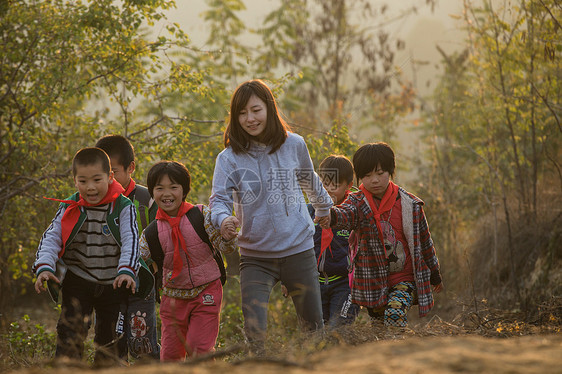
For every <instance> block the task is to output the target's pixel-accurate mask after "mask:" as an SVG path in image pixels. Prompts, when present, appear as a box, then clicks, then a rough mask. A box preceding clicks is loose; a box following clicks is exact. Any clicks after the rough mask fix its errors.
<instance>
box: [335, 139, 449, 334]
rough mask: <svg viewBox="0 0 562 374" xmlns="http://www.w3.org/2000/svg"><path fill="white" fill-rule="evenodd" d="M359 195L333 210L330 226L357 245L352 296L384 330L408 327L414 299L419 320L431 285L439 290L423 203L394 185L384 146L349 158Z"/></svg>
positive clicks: (430, 303) (430, 301) (366, 148)
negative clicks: (354, 239)
mask: <svg viewBox="0 0 562 374" xmlns="http://www.w3.org/2000/svg"><path fill="white" fill-rule="evenodd" d="M353 168H354V170H355V174H356V176H357V179H359V180H361V182H362V184H361V185H360V186H359V189H360V191H358V192H355V193H351V194H349V195H348V197H347V199H346V200H345V201H344V202H343V204H341V205H339V206H337V207H332V209H331V226H332V227H334V228H345V229H348V230H355V231H356V232H357V233H358V236H359V240H358V242H359V246H358V250H357V254H356V256H355V259H354V261H353V265H354V266H355V271H354V278H353V283H352V290H351V296H352V301H353V302H354V303H356V304H359V305H361V306H364V307H366V308H367V311H368V312H369V315H370V316H371V318H372V319H373V320H374V321H381V322H384V325H385V326H398V327H405V326H407V323H408V320H407V313H408V311H409V309H410V308H411V307H412V305H413V304H414V302H415V301H416V300H415V299H416V297H417V303H418V306H419V315H420V317H423V316H425V315H426V314H427V313H428V312H429V311H430V310H431V308H432V307H433V303H434V302H433V295H432V292H431V286H433V288H434V291H435V292H441V290H442V288H443V285H442V283H441V274H440V268H439V260H438V259H437V255H436V253H435V247H434V246H433V241H432V240H431V235H430V233H429V228H428V225H427V221H426V218H425V214H424V212H423V208H422V206H423V201H422V200H420V199H419V198H418V197H416V196H414V195H412V194H410V193H409V192H407V191H405V190H404V189H402V188H400V187H398V186H397V185H395V184H394V183H393V182H392V181H391V180H390V179H391V178H392V177H393V175H394V169H395V159H394V151H393V150H392V148H390V146H389V145H388V144H386V143H382V142H381V143H370V144H365V145H363V146H361V147H360V148H359V149H358V150H357V152H356V153H355V155H353Z"/></svg>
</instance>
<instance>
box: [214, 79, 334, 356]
mask: <svg viewBox="0 0 562 374" xmlns="http://www.w3.org/2000/svg"><path fill="white" fill-rule="evenodd" d="M224 145H225V148H226V149H225V150H223V151H222V152H221V153H220V154H219V155H218V156H217V159H216V165H215V172H214V176H213V193H212V195H211V198H210V204H209V206H210V208H211V212H212V214H211V217H212V222H213V224H214V225H215V226H216V227H220V228H221V233H222V235H223V236H224V237H225V238H226V239H230V238H233V237H235V236H238V243H239V245H240V255H241V257H240V286H241V293H242V313H243V315H244V331H245V333H246V337H247V339H248V341H249V343H250V349H251V350H252V352H253V353H255V354H258V355H259V354H263V353H264V343H265V335H266V328H267V305H268V302H269V296H270V293H271V290H272V288H273V286H275V284H276V283H277V282H278V281H282V283H283V284H284V285H285V286H286V287H287V289H288V291H289V294H290V295H291V296H292V299H293V304H294V305H295V309H296V312H297V315H298V317H299V321H300V322H301V324H302V327H303V328H304V329H305V330H319V329H322V328H323V322H322V304H321V301H320V288H319V285H318V275H319V274H318V269H317V267H316V258H315V255H314V241H313V234H314V225H313V222H312V219H311V218H310V215H309V213H308V210H307V208H306V203H305V198H304V196H303V192H302V191H304V192H305V193H306V194H307V197H308V199H309V200H310V202H311V203H312V205H313V207H314V209H315V210H316V212H315V213H316V217H317V218H316V220H317V222H322V221H323V220H326V219H328V213H329V209H330V206H331V205H332V200H331V198H330V196H329V195H328V193H327V192H326V190H325V189H324V187H323V186H322V183H321V181H320V179H319V178H318V175H317V174H316V173H315V172H314V168H313V165H312V161H311V159H310V155H309V153H308V149H307V147H306V144H305V142H304V140H303V138H302V137H301V136H299V135H297V134H294V133H292V132H289V128H288V126H287V124H286V123H285V121H283V119H282V118H281V117H280V115H279V112H278V109H277V104H276V102H275V98H274V97H273V94H272V92H271V90H270V89H269V87H267V86H266V85H265V83H264V82H262V81H261V80H250V81H248V82H245V83H242V84H241V85H240V86H238V88H236V90H235V92H234V94H233V95H232V99H231V102H230V120H229V123H228V126H227V128H226V130H225V133H224ZM233 207H234V212H235V216H232V210H233ZM237 227H240V232H239V233H238V232H237Z"/></svg>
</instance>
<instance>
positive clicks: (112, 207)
mask: <svg viewBox="0 0 562 374" xmlns="http://www.w3.org/2000/svg"><path fill="white" fill-rule="evenodd" d="M72 174H73V177H74V184H75V186H76V188H77V189H78V192H76V193H75V194H73V195H72V196H71V197H70V198H69V199H67V200H56V199H51V200H56V201H60V202H61V204H60V206H59V208H58V211H57V213H56V215H55V217H54V218H53V221H52V222H51V225H50V226H49V227H48V228H47V230H46V231H45V233H44V234H43V237H42V238H41V241H40V243H39V248H38V250H37V255H36V261H35V263H34V265H33V271H34V272H35V274H36V275H37V281H36V282H35V290H36V291H37V292H38V293H40V292H41V291H45V287H44V285H43V283H44V282H45V281H47V282H55V283H58V284H60V283H61V281H60V280H59V279H58V278H57V277H56V276H55V267H56V263H57V260H58V259H62V260H64V263H65V264H66V267H67V271H66V276H65V278H64V281H63V282H62V285H61V290H62V305H61V308H62V309H61V315H60V318H59V321H58V323H57V346H56V353H55V355H56V357H60V356H66V357H69V358H74V359H81V358H82V354H83V350H84V340H85V339H86V336H87V333H88V328H89V325H90V316H91V314H92V311H93V310H95V312H96V321H95V337H94V342H95V343H96V345H97V347H101V348H98V349H97V350H96V354H95V356H94V363H96V364H102V363H103V362H104V361H106V360H108V359H110V358H111V357H112V356H113V357H116V354H117V345H116V341H117V334H116V323H117V320H118V315H119V305H120V303H121V300H122V299H123V297H126V296H124V295H125V294H126V292H128V291H125V290H123V289H121V288H125V289H130V291H131V292H133V293H134V292H135V288H136V282H135V280H134V279H135V276H136V273H137V270H138V267H139V248H138V240H139V233H138V229H137V226H136V224H135V222H136V210H135V207H134V205H133V204H132V203H131V201H130V200H129V199H127V198H126V197H125V196H123V195H122V192H123V187H122V186H121V185H120V184H119V183H115V181H114V179H113V172H112V171H111V168H110V161H109V157H108V156H107V154H106V153H105V152H104V151H103V150H101V149H99V148H83V149H81V150H80V151H78V152H77V153H76V155H75V156H74V159H73V160H72Z"/></svg>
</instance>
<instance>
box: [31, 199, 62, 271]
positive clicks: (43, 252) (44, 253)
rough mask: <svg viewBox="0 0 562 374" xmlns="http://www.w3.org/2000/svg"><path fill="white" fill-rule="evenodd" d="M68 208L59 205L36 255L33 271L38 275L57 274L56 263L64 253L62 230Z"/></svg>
mask: <svg viewBox="0 0 562 374" xmlns="http://www.w3.org/2000/svg"><path fill="white" fill-rule="evenodd" d="M65 207H66V206H65V205H63V204H60V205H59V208H58V210H57V213H56V215H55V217H54V218H53V220H52V221H51V224H50V225H49V227H48V228H47V230H45V232H44V233H43V236H42V237H41V241H40V242H39V247H38V249H37V253H36V255H35V262H34V264H33V267H32V270H33V271H34V272H35V274H36V275H39V274H40V273H42V272H43V271H50V272H51V273H55V268H56V262H57V261H58V259H59V254H60V253H61V251H62V247H63V242H62V229H61V219H62V216H63V215H64V211H65V210H66V208H65Z"/></svg>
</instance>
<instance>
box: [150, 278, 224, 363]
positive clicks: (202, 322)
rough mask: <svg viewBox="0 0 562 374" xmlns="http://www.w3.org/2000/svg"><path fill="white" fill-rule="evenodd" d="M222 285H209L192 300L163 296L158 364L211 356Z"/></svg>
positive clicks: (214, 282)
mask: <svg viewBox="0 0 562 374" xmlns="http://www.w3.org/2000/svg"><path fill="white" fill-rule="evenodd" d="M221 303H222V284H221V282H220V279H217V280H215V281H213V282H211V283H210V284H209V285H208V286H207V288H205V289H204V290H203V291H202V292H201V293H200V294H199V295H197V296H196V297H194V298H192V299H176V298H173V297H168V296H162V301H161V303H160V319H161V320H162V347H161V348H160V360H162V361H178V360H183V359H185V356H186V354H187V355H188V356H194V355H197V354H201V353H207V352H212V351H213V350H214V349H215V343H216V342H217V336H218V335H219V322H220V310H221Z"/></svg>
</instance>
